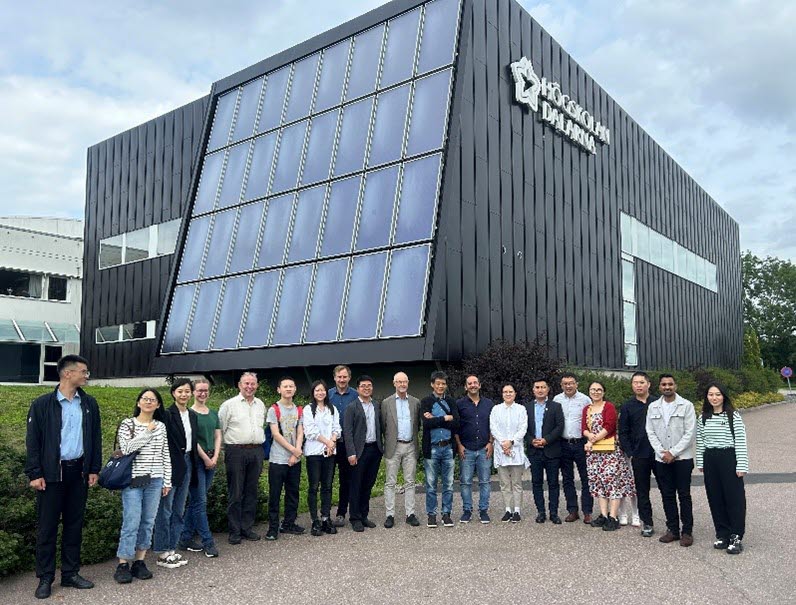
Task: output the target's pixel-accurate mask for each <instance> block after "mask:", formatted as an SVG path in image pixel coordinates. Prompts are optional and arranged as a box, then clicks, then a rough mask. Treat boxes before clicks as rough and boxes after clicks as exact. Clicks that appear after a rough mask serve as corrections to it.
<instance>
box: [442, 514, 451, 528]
mask: <svg viewBox="0 0 796 605" xmlns="http://www.w3.org/2000/svg"><path fill="white" fill-rule="evenodd" d="M442 525H444V526H445V527H453V519H451V514H450V513H443V514H442Z"/></svg>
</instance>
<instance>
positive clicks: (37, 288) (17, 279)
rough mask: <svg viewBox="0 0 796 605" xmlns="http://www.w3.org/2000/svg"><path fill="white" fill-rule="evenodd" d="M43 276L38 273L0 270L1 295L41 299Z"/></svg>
mask: <svg viewBox="0 0 796 605" xmlns="http://www.w3.org/2000/svg"><path fill="white" fill-rule="evenodd" d="M41 288H42V276H41V275H39V274H38V273H26V272H24V271H11V270H9V269H0V294H5V295H6V296H20V297H22V298H41Z"/></svg>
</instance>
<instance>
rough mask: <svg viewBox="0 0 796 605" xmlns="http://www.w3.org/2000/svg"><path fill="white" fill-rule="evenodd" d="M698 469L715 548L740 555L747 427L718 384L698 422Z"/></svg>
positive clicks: (708, 395) (713, 385)
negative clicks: (710, 520)
mask: <svg viewBox="0 0 796 605" xmlns="http://www.w3.org/2000/svg"><path fill="white" fill-rule="evenodd" d="M696 466H697V468H698V469H699V472H701V473H704V474H705V492H706V493H707V496H708V505H709V506H710V514H711V516H712V517H713V526H714V527H715V529H716V541H715V542H714V543H713V548H715V549H718V550H726V551H727V553H729V554H731V555H737V554H740V553H741V551H743V544H742V543H741V540H742V539H743V535H744V531H745V528H746V491H745V490H744V484H743V478H744V475H746V473H748V472H749V456H748V454H747V449H746V427H745V426H744V423H743V419H742V418H741V415H740V414H739V413H738V411H737V410H736V409H735V408H734V407H733V405H732V402H731V401H730V396H729V395H728V394H727V391H726V390H725V389H724V387H722V386H721V385H719V384H717V383H715V382H714V383H711V384H709V385H708V388H707V391H706V392H705V399H704V400H703V402H702V416H701V418H700V419H699V420H698V421H697V431H696Z"/></svg>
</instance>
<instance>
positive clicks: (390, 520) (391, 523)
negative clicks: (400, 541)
mask: <svg viewBox="0 0 796 605" xmlns="http://www.w3.org/2000/svg"><path fill="white" fill-rule="evenodd" d="M394 526H395V517H393V516H392V515H388V516H387V518H386V519H385V520H384V527H386V528H387V529H391V528H392V527H394Z"/></svg>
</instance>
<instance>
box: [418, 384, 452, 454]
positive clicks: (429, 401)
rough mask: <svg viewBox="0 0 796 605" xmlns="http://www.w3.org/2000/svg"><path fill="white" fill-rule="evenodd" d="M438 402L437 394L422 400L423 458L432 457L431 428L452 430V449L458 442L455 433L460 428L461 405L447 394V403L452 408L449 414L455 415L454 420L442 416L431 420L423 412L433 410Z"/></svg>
mask: <svg viewBox="0 0 796 605" xmlns="http://www.w3.org/2000/svg"><path fill="white" fill-rule="evenodd" d="M436 402H437V397H436V395H429V396H428V397H426V398H425V399H423V400H422V401H421V402H420V421H421V422H422V423H423V458H431V429H448V430H449V431H450V432H451V443H450V447H451V449H453V445H454V444H455V443H456V440H455V439H454V438H453V435H454V434H455V433H456V431H457V430H458V428H459V406H457V405H456V400H455V399H454V398H453V397H451V396H450V395H446V396H445V403H447V404H448V409H449V410H450V411H449V412H448V414H450V415H451V416H453V420H451V421H450V422H447V421H445V420H443V419H442V417H438V418H432V419H431V420H429V419H427V418H426V417H425V416H424V415H423V414H425V413H426V412H431V410H432V408H433V407H434V404H435V403H436ZM446 415H447V414H446ZM454 453H455V452H454Z"/></svg>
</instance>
